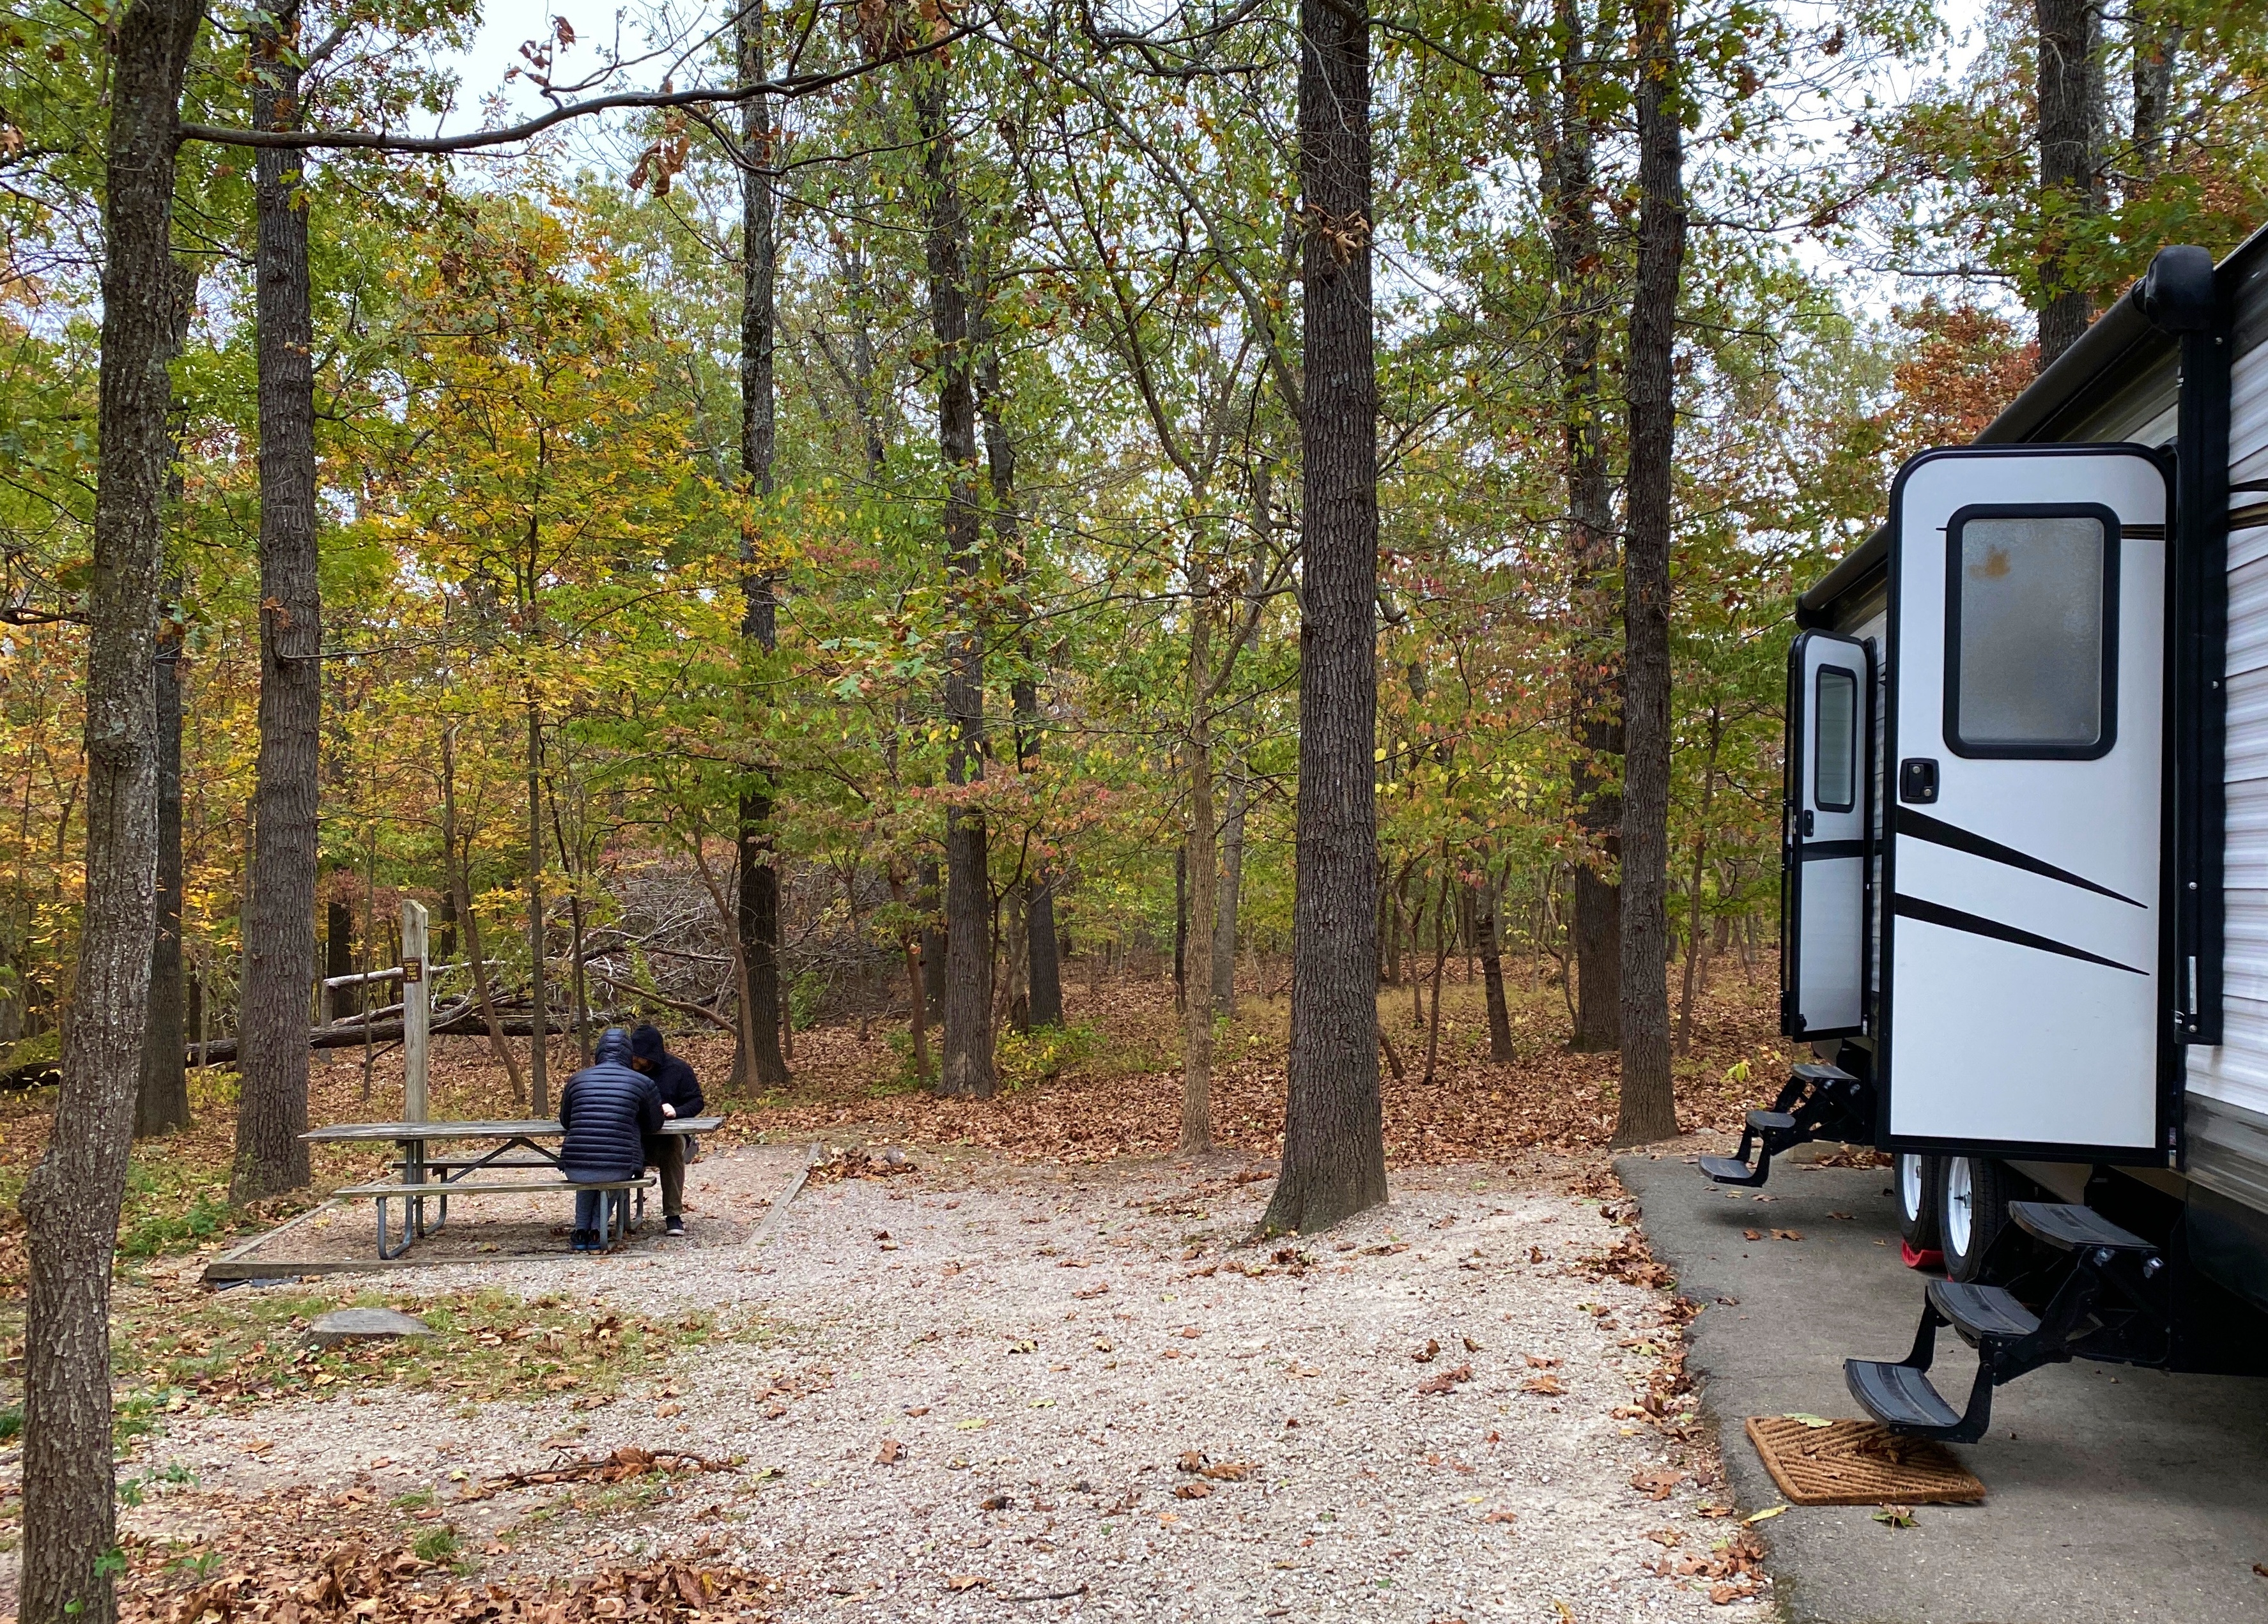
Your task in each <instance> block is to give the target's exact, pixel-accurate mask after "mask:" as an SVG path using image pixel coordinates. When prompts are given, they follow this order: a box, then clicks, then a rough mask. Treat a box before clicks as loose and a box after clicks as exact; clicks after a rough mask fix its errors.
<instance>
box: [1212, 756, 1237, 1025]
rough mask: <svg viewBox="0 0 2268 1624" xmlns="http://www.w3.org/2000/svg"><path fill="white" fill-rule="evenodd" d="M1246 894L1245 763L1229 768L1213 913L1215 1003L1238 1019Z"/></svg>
mask: <svg viewBox="0 0 2268 1624" xmlns="http://www.w3.org/2000/svg"><path fill="white" fill-rule="evenodd" d="M1243 893H1244V763H1243V761H1241V760H1232V761H1230V762H1229V768H1228V805H1227V807H1226V811H1225V812H1224V813H1223V816H1222V818H1221V831H1220V900H1219V904H1218V908H1217V911H1216V912H1215V914H1214V916H1213V929H1212V1003H1213V1010H1214V1012H1215V1013H1216V1014H1220V1015H1226V1016H1227V1017H1228V1018H1230V1019H1231V1020H1234V1019H1235V1018H1236V916H1237V909H1238V908H1240V907H1241V904H1242V899H1243Z"/></svg>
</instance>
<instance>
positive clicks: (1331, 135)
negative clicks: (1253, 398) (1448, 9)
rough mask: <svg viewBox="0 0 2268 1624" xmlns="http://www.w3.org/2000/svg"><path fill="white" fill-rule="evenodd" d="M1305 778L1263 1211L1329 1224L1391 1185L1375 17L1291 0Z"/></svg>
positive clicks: (1359, 9) (1351, 7)
mask: <svg viewBox="0 0 2268 1624" xmlns="http://www.w3.org/2000/svg"><path fill="white" fill-rule="evenodd" d="M1299 99H1300V105H1299V134H1300V192H1301V205H1302V209H1301V213H1302V218H1301V224H1302V227H1303V235H1302V240H1301V244H1300V266H1301V272H1302V280H1303V284H1304V289H1305V305H1306V320H1305V322H1304V331H1303V333H1302V334H1301V366H1302V374H1301V375H1302V377H1303V378H1305V379H1306V395H1305V399H1304V400H1302V402H1301V405H1300V478H1301V481H1302V483H1303V492H1302V499H1301V503H1300V525H1301V528H1302V530H1303V532H1304V535H1303V550H1304V553H1305V556H1306V576H1305V581H1304V586H1305V592H1304V594H1303V596H1304V599H1305V602H1304V614H1303V618H1302V621H1301V624H1300V787H1299V794H1298V803H1297V807H1296V815H1297V819H1298V823H1297V835H1296V843H1295V848H1294V854H1295V855H1294V868H1295V873H1296V887H1297V888H1296V895H1295V897H1294V900H1293V905H1292V1048H1291V1054H1290V1058H1289V1062H1288V1063H1287V1065H1286V1067H1285V1094H1286V1099H1285V1116H1284V1160H1283V1166H1282V1170H1281V1172H1280V1173H1279V1175H1278V1179H1277V1180H1276V1191H1275V1194H1274V1195H1273V1196H1272V1197H1271V1198H1270V1201H1269V1203H1268V1213H1267V1216H1266V1217H1265V1218H1264V1219H1263V1227H1264V1228H1266V1229H1269V1230H1271V1231H1287V1230H1300V1231H1315V1230H1321V1229H1328V1228H1329V1226H1330V1225H1332V1224H1337V1222H1338V1221H1339V1220H1340V1219H1342V1218H1344V1217H1346V1216H1349V1215H1350V1214H1352V1213H1357V1212H1361V1211H1363V1210H1364V1209H1367V1208H1371V1207H1374V1206H1376V1205H1378V1204H1379V1203H1380V1202H1381V1201H1384V1200H1385V1199H1386V1143H1385V1138H1384V1132H1383V1128H1382V1126H1381V1116H1380V1109H1379V1096H1378V1033H1379V1027H1378V936H1377V931H1378V914H1377V900H1378V809H1377V804H1376V797H1375V792H1374V790H1373V779H1372V774H1373V770H1374V768H1373V763H1372V751H1373V748H1374V747H1375V745H1376V740H1377V736H1378V661H1377V631H1376V623H1375V619H1374V617H1375V616H1376V614H1377V612H1378V608H1377V606H1378V369H1377V356H1376V354H1375V351H1374V349H1373V342H1374V334H1373V327H1372V306H1371V269H1370V259H1371V178H1370V172H1371V165H1370V26H1369V18H1368V9H1367V7H1366V5H1365V4H1362V0H1353V3H1352V4H1348V3H1347V0H1300V89H1299Z"/></svg>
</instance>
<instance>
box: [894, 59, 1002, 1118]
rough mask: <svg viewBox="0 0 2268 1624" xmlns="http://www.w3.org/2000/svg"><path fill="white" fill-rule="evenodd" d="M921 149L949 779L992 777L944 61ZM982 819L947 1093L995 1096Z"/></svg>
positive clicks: (927, 71) (963, 855)
mask: <svg viewBox="0 0 2268 1624" xmlns="http://www.w3.org/2000/svg"><path fill="white" fill-rule="evenodd" d="M907 71H908V72H909V74H910V75H911V76H912V78H913V104H914V120H915V125H916V128H917V130H918V131H919V134H920V138H921V145H922V189H923V193H924V197H923V202H924V206H925V209H926V212H927V219H926V220H925V222H924V224H925V227H926V231H925V237H926V242H925V248H926V258H927V268H928V272H929V306H930V327H931V332H932V336H933V337H934V338H935V340H936V342H937V445H938V456H939V460H940V461H941V462H942V463H943V464H944V465H945V556H946V572H947V574H948V575H950V576H951V577H953V578H954V581H955V583H956V584H957V592H956V593H955V597H956V600H957V605H958V608H959V612H960V614H961V615H962V616H963V617H964V621H965V623H964V625H963V627H962V628H961V631H960V632H959V633H958V634H957V635H956V636H954V640H953V644H952V647H951V649H950V650H948V652H947V655H946V676H945V716H946V725H947V726H949V727H950V728H951V729H952V730H953V751H952V753H951V754H950V755H949V756H948V757H947V758H946V779H947V781H948V782H950V783H953V784H954V785H956V786H959V785H965V784H969V783H977V782H980V781H982V780H983V776H984V639H983V631H982V630H981V628H979V627H978V626H977V624H976V616H977V614H978V613H979V605H978V603H977V601H976V598H977V592H976V589H977V585H978V582H979V577H980V576H981V573H982V569H983V565H982V561H981V560H980V558H979V557H978V551H977V549H978V544H979V542H980V540H982V537H981V533H980V532H981V529H982V525H983V513H982V511H981V510H980V508H979V506H978V503H977V501H976V385H975V378H974V376H973V374H974V371H975V368H974V364H973V362H974V357H973V356H971V354H970V349H971V346H970V344H969V331H968V213H967V210H966V209H964V208H963V207H962V203H961V187H960V182H959V180H957V179H956V177H955V176H954V167H953V166H954V149H953V130H952V125H951V121H950V113H951V109H950V108H949V107H948V105H947V91H948V83H947V78H946V75H947V74H948V72H949V71H950V70H949V68H948V67H947V66H946V62H945V61H944V60H943V59H942V58H940V57H935V56H931V57H924V58H922V59H920V60H917V61H915V62H911V63H909V65H908V69H907ZM985 836H986V831H985V826H984V814H983V812H979V811H976V810H975V809H974V808H971V807H968V806H962V805H954V806H953V807H951V808H950V809H949V810H948V811H947V812H946V819H945V1064H944V1068H943V1071H942V1075H941V1076H940V1077H939V1088H940V1089H941V1090H942V1091H944V1092H946V1093H948V1094H971V1095H975V1096H976V1097H977V1098H979V1099H990V1097H991V1094H992V1090H993V1086H994V1077H993V1071H992V937H991V918H992V898H991V876H990V862H989V857H988V853H987V849H986V838H985Z"/></svg>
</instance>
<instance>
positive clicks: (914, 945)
mask: <svg viewBox="0 0 2268 1624" xmlns="http://www.w3.org/2000/svg"><path fill="white" fill-rule="evenodd" d="M889 877H890V898H891V900H893V901H895V903H897V905H898V906H899V907H900V908H903V907H904V906H905V902H906V882H905V880H904V879H903V878H902V877H901V876H900V875H899V873H898V871H897V870H896V869H895V867H893V868H892V869H891V870H890V871H889ZM900 946H901V947H902V949H903V951H904V953H905V958H906V996H907V1000H908V1002H909V1004H910V1005H911V1009H912V1016H911V1019H910V1021H909V1025H910V1026H911V1027H912V1029H913V1045H914V1076H915V1077H917V1078H918V1079H919V1080H920V1081H922V1082H924V1083H927V1082H928V1081H929V1077H930V1071H929V996H928V992H927V989H926V988H924V987H923V985H922V933H921V932H920V931H918V930H909V931H907V932H906V933H905V934H904V936H903V937H901V938H900Z"/></svg>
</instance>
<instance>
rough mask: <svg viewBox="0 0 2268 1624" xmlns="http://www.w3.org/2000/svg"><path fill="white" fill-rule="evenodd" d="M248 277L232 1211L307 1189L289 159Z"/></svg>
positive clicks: (308, 803) (302, 668) (308, 387)
mask: <svg viewBox="0 0 2268 1624" xmlns="http://www.w3.org/2000/svg"><path fill="white" fill-rule="evenodd" d="M298 34H299V7H298V4H297V3H296V0H290V3H288V4H283V5H280V6H279V7H278V8H277V10H276V11H275V12H274V13H273V14H272V15H271V14H268V13H261V14H260V15H259V19H258V21H257V22H256V23H255V24H254V33H253V46H252V49H253V56H254V79H253V85H252V102H253V108H252V115H253V121H254V124H255V125H258V126H259V127H261V128H262V129H291V128H294V127H296V126H297V125H298V122H299V69H298ZM305 162H306V158H305V156H304V155H303V154H301V153H298V152H291V151H281V150H277V149H273V148H265V147H263V148H262V149H261V151H260V152H259V155H258V156H257V158H255V159H254V170H255V180H254V198H255V200H256V212H257V214H258V217H259V224H258V231H259V237H258V244H257V248H256V252H255V254H254V267H253V280H254V289H255V292H254V305H255V309H256V312H257V319H258V329H259V330H258V357H259V373H260V386H259V387H260V755H259V761H258V764H257V767H256V768H255V783H254V789H253V814H252V816H253V825H252V827H253V858H252V878H251V886H252V897H251V905H250V907H249V908H248V909H247V915H246V918H245V922H244V989H243V1015H242V1017H241V1022H240V1026H239V1032H240V1040H239V1045H240V1047H241V1050H242V1054H243V1059H242V1061H241V1062H240V1063H239V1071H240V1074H241V1077H242V1081H241V1083H240V1084H239V1091H238V1094H237V1106H236V1166H235V1172H234V1173H233V1175H232V1178H231V1179H230V1180H229V1197H230V1199H231V1200H232V1201H257V1200H259V1199H260V1198H261V1197H262V1196H266V1195H273V1194H277V1193H278V1192H279V1191H283V1190H291V1189H297V1188H298V1187H300V1186H301V1185H304V1184H306V1182H307V1179H308V1170H307V1146H306V1142H305V1141H304V1140H302V1139H301V1138H300V1137H299V1135H302V1134H304V1133H306V1131H307V1028H308V1026H309V1025H310V1024H311V1023H310V1021H309V1018H308V1008H307V1006H308V998H309V994H310V990H311V988H312V987H313V982H314V979H315V878H316V870H317V858H318V853H317V839H318V834H319V830H318V826H317V821H316V819H317V812H318V804H319V800H320V783H321V779H320V773H321V759H320V752H321V747H322V727H323V664H322V659H321V653H322V632H323V628H322V600H321V597H320V589H319V587H318V585H317V574H316V552H315V371H314V348H313V347H314V320H313V309H312V304H311V292H310V289H309V285H308V270H307V205H306V192H305V190H304V189H303V187H302V186H301V167H302V165H304V163H305Z"/></svg>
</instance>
